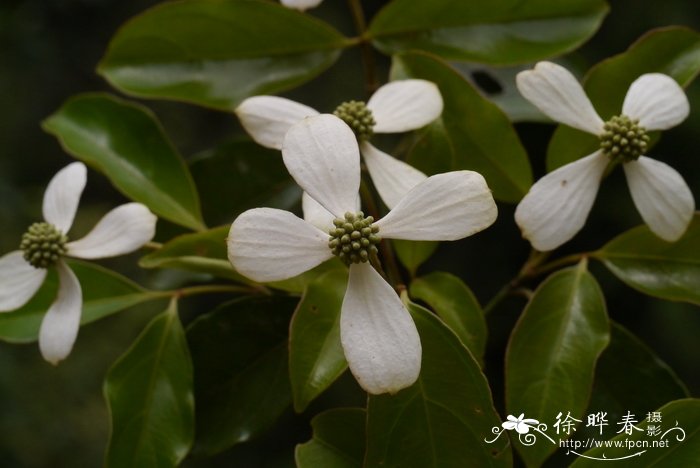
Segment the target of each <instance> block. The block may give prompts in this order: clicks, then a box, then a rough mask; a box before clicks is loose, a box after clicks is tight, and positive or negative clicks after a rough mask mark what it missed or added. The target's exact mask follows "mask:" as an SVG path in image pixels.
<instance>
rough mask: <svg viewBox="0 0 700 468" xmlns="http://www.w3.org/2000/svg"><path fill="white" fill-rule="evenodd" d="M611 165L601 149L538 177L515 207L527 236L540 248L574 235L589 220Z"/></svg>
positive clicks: (534, 245)
mask: <svg viewBox="0 0 700 468" xmlns="http://www.w3.org/2000/svg"><path fill="white" fill-rule="evenodd" d="M607 165H608V158H607V157H606V156H604V155H603V153H602V152H600V151H597V152H595V153H593V154H591V155H588V156H586V157H585V158H581V159H579V160H578V161H574V162H572V163H570V164H567V165H565V166H562V167H560V168H559V169H557V170H555V171H554V172H550V173H549V174H547V175H546V176H544V177H542V178H541V179H540V180H538V181H537V182H536V183H535V185H533V186H532V187H531V188H530V191H529V192H528V193H527V195H525V198H523V199H522V200H521V202H520V204H518V207H517V208H516V209H515V222H516V223H517V224H518V226H520V230H521V231H522V233H523V237H525V238H526V239H528V240H529V241H530V243H532V246H533V247H534V248H536V249H537V250H540V251H547V250H553V249H555V248H557V247H559V246H560V245H561V244H563V243H564V242H566V241H568V240H569V239H571V238H572V237H574V235H576V233H577V232H578V231H579V230H581V228H582V227H583V225H584V224H585V223H586V218H587V217H588V213H590V211H591V208H592V207H593V202H594V201H595V197H596V194H597V193H598V187H599V186H600V180H601V178H602V177H603V172H604V171H605V168H606V166H607Z"/></svg>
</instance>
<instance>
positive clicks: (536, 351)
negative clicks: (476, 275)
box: [506, 261, 610, 466]
mask: <svg viewBox="0 0 700 468" xmlns="http://www.w3.org/2000/svg"><path fill="white" fill-rule="evenodd" d="M609 328H610V326H609V323H608V317H607V313H606V310H605V299H604V297H603V293H602V291H601V290H600V287H599V286H598V283H597V282H596V281H595V279H594V278H593V276H592V275H591V274H590V273H588V271H587V270H586V262H585V261H583V262H581V263H579V264H578V265H577V266H575V267H571V268H567V269H565V270H560V271H558V272H556V273H554V274H553V275H551V276H550V277H549V278H547V279H546V280H545V281H544V283H542V285H540V287H539V288H537V290H536V291H535V294H534V296H533V297H532V299H530V302H529V303H528V305H527V306H526V308H525V311H524V312H523V314H522V315H521V317H520V319H519V320H518V323H517V324H516V326H515V329H514V330H513V334H512V335H511V338H510V342H509V344H508V349H507V352H506V409H507V411H508V414H511V415H515V416H517V415H519V414H521V413H524V414H525V417H526V418H533V419H537V420H539V421H541V422H547V423H548V424H549V422H550V421H555V420H556V417H557V414H558V413H560V412H563V413H564V416H566V414H567V413H569V412H570V413H571V416H572V417H574V418H576V419H579V420H582V419H583V414H584V411H585V410H586V407H587V405H588V398H589V396H590V392H591V388H592V385H593V370H594V369H595V365H596V361H597V360H598V357H599V356H600V354H601V353H602V352H603V349H605V347H606V346H607V345H608V342H609V339H610V330H609ZM562 436H563V437H566V436H564V435H562ZM514 445H515V447H516V449H517V450H518V451H519V452H520V455H521V456H522V458H523V459H524V460H525V462H526V464H527V465H528V466H539V465H540V464H541V463H542V462H543V461H544V460H545V459H546V458H547V457H549V456H550V455H551V454H552V453H553V452H554V451H555V450H556V449H557V446H556V445H554V444H550V443H549V442H547V441H544V442H543V443H540V444H535V445H532V446H524V445H523V444H521V443H520V442H518V441H517V438H515V439H514Z"/></svg>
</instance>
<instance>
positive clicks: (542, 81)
mask: <svg viewBox="0 0 700 468" xmlns="http://www.w3.org/2000/svg"><path fill="white" fill-rule="evenodd" d="M516 81H517V86H518V89H519V90H520V93H521V94H522V95H523V96H524V97H525V98H526V99H528V100H529V101H530V102H532V103H533V104H534V105H535V106H537V107H538V108H539V109H540V110H541V111H542V112H544V113H545V114H546V115H547V116H549V117H550V118H552V119H553V120H556V121H558V122H561V123H563V124H565V125H568V126H570V127H574V128H577V129H579V130H582V131H584V132H588V133H592V134H593V135H596V136H598V137H599V138H600V140H601V146H600V149H599V150H598V151H596V152H595V153H593V154H591V155H588V156H586V157H584V158H582V159H579V160H578V161H575V162H573V163H570V164H567V165H565V166H562V167H560V168H558V169H557V170H555V171H553V172H551V173H549V174H547V175H546V176H544V177H543V178H542V179H540V180H539V181H537V183H535V184H534V185H533V186H532V188H531V189H530V191H529V192H528V194H527V195H526V196H525V198H523V200H522V201H521V202H520V204H519V205H518V207H517V209H516V211H515V220H516V222H517V223H518V226H520V229H521V230H522V232H523V236H524V237H526V238H527V239H529V240H530V242H531V243H532V245H533V247H535V248H536V249H538V250H541V251H547V250H552V249H555V248H557V247H558V246H560V245H561V244H563V243H564V242H566V241H568V240H569V239H571V238H572V237H573V236H574V235H575V234H576V233H577V232H578V231H579V230H580V229H581V228H582V227H583V225H584V224H585V222H586V218H587V217H588V213H589V212H590V210H591V207H592V206H593V202H594V200H595V197H596V194H597V192H598V187H599V186H600V182H601V179H602V177H603V173H604V172H605V169H606V167H608V165H609V164H611V163H622V165H623V168H624V171H625V176H626V177H627V183H628V185H629V188H630V192H631V194H632V200H633V201H634V204H635V206H636V207H637V209H638V210H639V213H640V214H641V216H642V219H644V221H645V222H646V223H647V225H649V228H650V229H651V231H652V232H654V233H655V234H656V235H657V236H659V237H660V238H662V239H664V240H666V241H669V242H673V241H676V240H678V238H680V237H681V236H682V235H683V233H684V232H685V230H686V228H687V227H688V224H689V223H690V220H691V218H692V216H693V211H694V210H695V201H694V199H693V194H692V193H691V191H690V189H689V188H688V185H687V184H686V183H685V181H684V180H683V178H682V177H681V175H680V174H678V172H677V171H676V170H675V169H673V168H671V167H670V166H668V165H666V164H664V163H662V162H659V161H655V160H653V159H650V158H648V157H646V156H644V153H645V151H646V149H647V142H648V136H647V134H646V132H648V131H654V130H665V129H668V128H671V127H673V126H675V125H677V124H679V123H680V122H682V121H683V120H684V119H685V118H686V117H687V116H688V112H689V105H688V100H687V98H686V96H685V94H684V93H683V90H682V89H681V87H680V86H679V85H678V84H677V83H676V82H675V81H674V80H673V78H671V77H669V76H666V75H662V74H660V73H649V74H646V75H642V76H640V77H639V78H637V80H636V81H635V82H634V83H632V85H631V86H630V88H629V90H628V91H627V96H626V97H625V101H624V103H623V105H622V114H621V115H620V116H615V117H613V118H611V119H610V120H609V121H607V122H603V120H602V119H601V118H600V117H599V116H598V114H597V113H596V111H595V109H594V108H593V105H592V104H591V102H590V100H589V99H588V97H587V96H586V94H585V92H584V91H583V88H582V87H581V85H580V84H579V83H578V82H577V81H576V78H574V76H573V75H572V74H571V73H569V72H568V71H567V70H566V69H565V68H563V67H561V66H559V65H556V64H554V63H550V62H540V63H538V64H537V65H536V66H535V68H534V69H533V70H528V71H524V72H521V73H519V74H518V76H517V79H516Z"/></svg>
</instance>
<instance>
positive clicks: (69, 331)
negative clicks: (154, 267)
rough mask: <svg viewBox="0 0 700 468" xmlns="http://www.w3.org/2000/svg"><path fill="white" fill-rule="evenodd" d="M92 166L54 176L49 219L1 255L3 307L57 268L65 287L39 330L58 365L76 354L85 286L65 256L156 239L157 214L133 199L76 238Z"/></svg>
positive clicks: (101, 253)
mask: <svg viewBox="0 0 700 468" xmlns="http://www.w3.org/2000/svg"><path fill="white" fill-rule="evenodd" d="M86 181H87V169H86V168H85V165H84V164H83V163H80V162H75V163H72V164H69V165H68V166H66V167H65V168H63V169H61V170H60V171H59V172H58V173H57V174H56V175H55V176H54V177H53V179H51V182H50V183H49V185H48V187H47V188H46V192H45V193H44V203H43V214H44V222H40V223H35V224H32V225H31V226H30V227H29V229H28V230H27V232H26V233H25V234H24V235H23V236H22V241H21V244H20V250H17V251H14V252H10V253H9V254H7V255H5V256H4V257H2V258H0V312H8V311H12V310H15V309H17V308H19V307H22V306H23V305H24V304H25V303H27V301H29V299H31V298H32V296H34V294H35V293H36V292H37V290H38V289H39V287H41V285H42V283H43V282H44V279H45V278H46V273H47V269H48V268H54V267H55V268H56V270H57V272H58V278H59V283H60V286H59V289H58V295H57V296H56V300H55V301H54V303H53V304H52V305H51V307H50V308H49V310H48V312H47V313H46V315H45V316H44V320H43V321H42V323H41V329H40V331H39V349H40V350H41V354H42V355H43V356H44V359H46V360H47V361H49V362H51V363H52V364H57V363H58V362H59V361H60V360H62V359H64V358H65V357H66V356H68V354H70V351H71V349H72V348H73V343H75V339H76V337H77V335H78V328H79V326H80V314H81V311H82V302H83V300H82V291H81V289H80V283H79V282H78V279H77V278H76V276H75V274H74V273H73V272H72V271H71V269H70V268H69V267H68V265H67V264H66V263H65V262H64V260H63V258H64V257H65V256H70V257H75V258H83V259H95V258H105V257H113V256H115V255H122V254H126V253H129V252H132V251H134V250H136V249H138V248H139V247H141V246H142V245H143V244H145V243H146V242H148V241H150V240H151V239H152V238H153V235H154V233H155V225H156V217H155V215H153V214H152V213H151V212H150V211H148V208H146V207H145V206H143V205H141V204H140V203H127V204H125V205H122V206H119V207H117V208H115V209H113V210H112V211H110V212H109V213H107V214H106V215H105V216H104V217H103V218H102V219H101V220H100V221H99V222H98V223H97V225H96V226H95V227H94V228H93V229H92V231H90V232H89V233H88V234H87V235H86V236H85V237H83V238H82V239H78V240H76V241H70V240H69V239H68V237H67V235H66V233H67V232H68V231H69V230H70V227H71V225H72V224H73V218H74V217H75V213H76V211H77V209H78V201H79V200H80V195H81V194H82V192H83V189H84V188H85V183H86Z"/></svg>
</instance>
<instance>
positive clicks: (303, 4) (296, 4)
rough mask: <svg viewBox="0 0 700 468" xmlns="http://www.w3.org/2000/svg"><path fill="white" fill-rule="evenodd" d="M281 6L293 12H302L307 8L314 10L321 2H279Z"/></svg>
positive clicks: (288, 0)
mask: <svg viewBox="0 0 700 468" xmlns="http://www.w3.org/2000/svg"><path fill="white" fill-rule="evenodd" d="M280 1H281V3H282V5H284V6H286V7H287V8H291V9H293V10H299V11H304V10H308V9H309V8H315V7H317V6H319V5H320V4H321V2H322V1H323V0H280Z"/></svg>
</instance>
